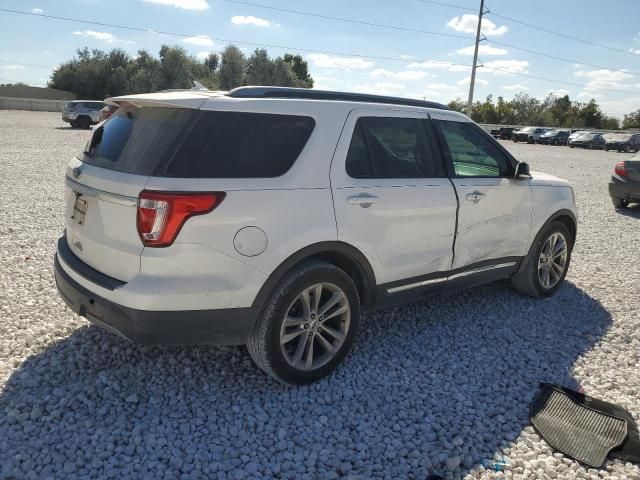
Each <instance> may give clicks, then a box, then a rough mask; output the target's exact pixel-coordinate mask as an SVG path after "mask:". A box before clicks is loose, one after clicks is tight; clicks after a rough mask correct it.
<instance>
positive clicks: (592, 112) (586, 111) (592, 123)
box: [580, 98, 603, 128]
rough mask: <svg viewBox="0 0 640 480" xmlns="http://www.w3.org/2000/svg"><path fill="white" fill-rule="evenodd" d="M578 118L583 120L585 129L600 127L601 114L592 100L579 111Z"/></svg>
mask: <svg viewBox="0 0 640 480" xmlns="http://www.w3.org/2000/svg"><path fill="white" fill-rule="evenodd" d="M580 116H581V117H582V118H583V119H584V126H585V127H592V128H601V127H602V118H603V114H602V111H601V110H600V107H599V106H598V104H597V103H596V101H595V100H594V99H593V98H592V99H591V100H590V101H589V103H587V104H586V105H585V106H584V107H583V108H582V109H581V110H580Z"/></svg>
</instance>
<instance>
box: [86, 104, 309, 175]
mask: <svg viewBox="0 0 640 480" xmlns="http://www.w3.org/2000/svg"><path fill="white" fill-rule="evenodd" d="M314 126H315V122H314V120H313V118H311V117H303V116H293V115H272V114H258V113H245V112H211V111H201V110H192V109H178V108H142V109H135V108H120V109H118V110H117V111H116V112H115V113H114V114H113V115H112V116H111V118H110V119H109V121H108V122H105V123H104V124H102V125H101V126H100V127H99V128H97V129H96V131H95V132H94V135H93V137H92V139H91V141H90V142H89V143H88V144H87V146H86V147H85V151H84V152H83V153H82V154H81V156H80V159H81V160H83V161H85V162H87V163H89V164H93V165H96V166H99V167H103V168H109V169H112V170H117V171H121V172H125V173H134V174H138V175H152V176H160V177H181V178H251V177H277V176H280V175H283V174H284V173H286V172H287V171H288V170H289V168H291V166H292V165H293V163H294V162H295V160H296V159H297V158H298V156H299V155H300V153H301V152H302V149H303V148H304V146H305V144H306V143H307V141H308V139H309V137H310V135H311V133H312V131H313V128H314Z"/></svg>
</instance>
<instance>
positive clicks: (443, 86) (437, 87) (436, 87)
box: [424, 83, 458, 92]
mask: <svg viewBox="0 0 640 480" xmlns="http://www.w3.org/2000/svg"><path fill="white" fill-rule="evenodd" d="M424 89H425V91H427V92H430V91H436V92H442V91H447V90H457V89H458V87H456V86H454V85H451V84H449V83H429V84H427V85H425V86H424Z"/></svg>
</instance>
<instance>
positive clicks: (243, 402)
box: [0, 282, 611, 478]
mask: <svg viewBox="0 0 640 480" xmlns="http://www.w3.org/2000/svg"><path fill="white" fill-rule="evenodd" d="M610 324H611V316H610V314H609V313H608V312H607V311H606V310H605V309H604V308H603V306H602V305H601V304H600V303H599V302H598V301H596V300H594V299H593V298H591V297H589V296H588V295H587V294H586V293H585V292H583V291H582V290H580V289H578V288H576V287H575V286H574V285H573V284H571V283H569V282H566V283H565V284H564V285H563V287H562V288H561V289H560V291H559V292H558V294H557V295H556V296H555V297H552V298H549V299H547V300H543V301H540V300H533V299H530V298H527V297H524V296H520V295H517V294H515V293H513V292H511V291H510V290H509V289H508V288H506V287H505V286H504V284H494V285H489V286H485V287H481V288H476V289H472V290H469V291H467V292H464V293H462V294H459V295H457V296H456V297H444V298H436V299H433V300H430V301H428V302H425V303H422V304H415V305H411V306H407V307H403V308H396V309H392V310H386V311H381V312H377V313H373V314H370V315H367V316H365V317H364V318H363V321H362V325H361V329H360V332H359V335H358V339H357V340H356V344H355V348H354V350H353V352H352V354H351V355H350V356H349V357H348V358H347V360H346V362H345V364H344V365H343V366H341V367H340V368H339V369H338V370H337V371H336V372H334V373H333V374H332V375H331V376H330V377H328V378H326V379H323V380H321V381H320V382H318V383H317V384H312V385H309V386H304V387H296V388H292V387H290V386H284V385H280V384H279V383H277V382H275V381H273V380H270V379H269V377H267V376H266V375H264V373H262V372H261V371H259V370H257V369H256V368H255V367H254V366H253V364H252V362H251V360H250V358H249V356H248V355H247V354H246V353H244V351H243V350H242V349H239V348H235V347H191V348H178V347H144V346H137V345H132V344H129V343H127V342H125V341H123V340H121V339H119V338H118V337H116V336H113V335H111V334H109V333H106V332H104V331H102V330H101V329H99V328H95V327H87V328H81V329H79V330H78V331H76V332H75V333H74V334H72V335H71V336H69V337H68V338H66V339H65V340H63V341H61V342H59V343H56V344H54V345H52V346H51V347H50V348H48V349H47V350H45V351H43V352H42V353H40V354H38V355H35V356H33V357H31V358H29V359H27V360H26V361H25V362H24V363H23V364H22V365H21V366H20V367H19V368H18V369H17V371H15V372H14V373H13V375H12V376H11V377H10V379H9V380H8V382H7V384H6V387H5V389H4V391H3V392H2V394H1V396H0V431H2V434H0V450H1V451H2V452H4V453H3V457H4V458H5V460H4V461H3V469H1V470H0V473H3V474H5V475H8V476H9V478H13V477H11V472H13V471H14V469H15V470H18V471H22V472H23V473H26V472H27V471H29V470H35V473H36V476H37V477H38V478H40V477H46V476H47V475H52V476H60V475H62V471H63V470H62V469H63V468H65V467H66V470H64V471H65V474H64V477H65V478H74V476H75V477H82V476H87V475H88V476H90V477H92V478H96V477H105V476H108V475H110V476H111V478H122V477H124V476H125V473H127V472H129V474H131V475H133V476H134V477H137V478H142V477H143V473H141V472H146V471H147V469H150V470H151V471H152V475H153V476H154V478H160V477H162V475H165V476H166V475H169V476H170V477H172V478H177V477H179V476H180V475H181V472H182V473H187V474H189V473H193V472H198V471H200V472H202V470H199V469H203V468H205V466H206V468H208V469H209V470H208V472H206V471H205V473H201V474H200V476H201V477H209V478H211V477H215V476H216V475H217V473H215V472H217V471H220V470H227V471H228V472H229V476H230V478H231V471H233V470H235V469H245V471H246V472H250V471H251V469H252V468H253V465H252V464H263V463H268V464H269V465H271V466H272V469H271V470H266V471H262V472H259V471H258V472H256V473H254V474H253V475H251V474H248V476H249V477H261V476H263V477H265V478H279V477H281V476H282V477H286V478H294V477H296V478H300V477H301V474H302V473H304V472H305V471H308V472H313V473H314V475H315V476H316V477H317V478H337V476H346V475H347V472H349V475H351V476H353V475H355V476H357V477H356V478H371V477H374V476H381V473H382V471H384V472H385V473H388V474H389V476H390V477H393V478H398V477H407V476H410V477H413V478H425V477H426V475H427V474H428V473H432V472H434V473H441V472H446V471H447V468H446V459H447V458H453V457H459V459H460V460H461V465H460V466H459V467H458V468H456V469H455V470H454V471H452V472H450V475H453V476H454V477H458V476H461V475H464V474H465V473H467V472H468V471H469V470H470V468H472V467H474V466H477V465H478V464H480V463H481V462H482V461H483V460H486V459H490V458H492V457H493V456H494V454H495V453H497V452H500V451H501V450H502V449H503V448H504V447H505V445H506V444H507V443H508V442H510V441H512V440H514V439H515V438H517V437H518V436H519V435H520V433H521V432H522V430H523V428H524V427H526V426H527V425H528V423H529V422H528V408H529V402H530V400H531V399H532V398H533V396H534V395H535V393H536V392H537V390H538V385H539V383H540V382H553V383H560V384H563V385H567V386H574V387H575V386H576V381H575V380H574V378H573V376H572V373H571V369H572V366H573V364H574V362H575V361H576V359H578V358H579V357H580V356H581V355H583V354H584V353H585V352H587V351H589V350H590V349H591V348H592V347H593V346H594V344H596V343H597V342H598V341H599V340H600V339H601V338H602V337H603V335H604V334H605V332H606V331H607V329H608V327H609V326H610ZM254 455H259V457H260V458H261V460H260V461H259V460H256V458H255V457H254ZM400 457H405V458H406V465H407V466H406V467H403V466H402V465H400V464H399V463H398V459H399V458H400ZM60 459H63V461H61V460H60ZM65 461H66V462H71V463H70V464H68V465H66V466H65V467H63V464H64V462H65ZM73 462H75V463H73ZM45 465H46V466H45ZM43 466H44V469H42V468H43ZM36 468H37V469H36ZM296 468H302V470H298V471H296ZM307 468H308V469H309V470H307ZM133 472H135V473H133ZM16 476H17V475H16ZM34 478H35V477H34ZM145 478H146V477H145ZM225 478H226V477H225Z"/></svg>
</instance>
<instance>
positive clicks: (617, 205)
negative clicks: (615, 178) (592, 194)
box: [611, 197, 629, 210]
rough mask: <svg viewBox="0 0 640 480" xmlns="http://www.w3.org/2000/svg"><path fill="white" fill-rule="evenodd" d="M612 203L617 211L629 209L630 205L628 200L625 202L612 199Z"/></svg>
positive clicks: (615, 198)
mask: <svg viewBox="0 0 640 480" xmlns="http://www.w3.org/2000/svg"><path fill="white" fill-rule="evenodd" d="M611 203H613V206H614V207H615V209H616V210H619V209H621V208H627V206H628V205H629V201H628V200H623V199H622V198H618V197H611Z"/></svg>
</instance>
